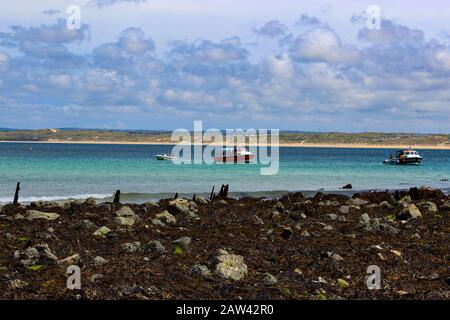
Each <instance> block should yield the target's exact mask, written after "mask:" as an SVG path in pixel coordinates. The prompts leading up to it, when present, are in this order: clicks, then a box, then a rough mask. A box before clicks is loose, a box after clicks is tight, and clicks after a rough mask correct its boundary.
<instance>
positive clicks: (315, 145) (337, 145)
mask: <svg viewBox="0 0 450 320" xmlns="http://www.w3.org/2000/svg"><path fill="white" fill-rule="evenodd" d="M0 143H33V144H44V143H49V144H103V145H105V144H106V145H107V144H109V145H116V144H117V145H175V143H173V142H166V141H94V140H79V141H5V140H1V141H0ZM205 145H207V144H205ZM250 146H254V145H250ZM259 146H266V144H259ZM279 146H280V147H291V148H348V149H408V148H410V147H411V148H412V149H429V150H450V145H412V146H410V145H378V144H353V143H298V142H293V143H285V142H282V143H280V144H279Z"/></svg>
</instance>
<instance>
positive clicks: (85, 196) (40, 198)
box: [0, 193, 112, 203]
mask: <svg viewBox="0 0 450 320" xmlns="http://www.w3.org/2000/svg"><path fill="white" fill-rule="evenodd" d="M110 197H112V194H96V193H93V194H76V195H69V196H33V197H20V198H19V202H21V203H28V202H33V201H58V200H69V199H74V200H85V199H88V198H95V199H105V198H110ZM12 200H13V199H12V197H8V198H5V197H3V198H0V203H10V202H12Z"/></svg>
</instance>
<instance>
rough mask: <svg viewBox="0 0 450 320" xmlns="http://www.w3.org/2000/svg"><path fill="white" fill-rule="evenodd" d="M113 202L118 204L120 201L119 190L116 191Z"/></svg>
mask: <svg viewBox="0 0 450 320" xmlns="http://www.w3.org/2000/svg"><path fill="white" fill-rule="evenodd" d="M113 203H114V204H119V203H120V190H117V191H116V194H115V195H114V200H113Z"/></svg>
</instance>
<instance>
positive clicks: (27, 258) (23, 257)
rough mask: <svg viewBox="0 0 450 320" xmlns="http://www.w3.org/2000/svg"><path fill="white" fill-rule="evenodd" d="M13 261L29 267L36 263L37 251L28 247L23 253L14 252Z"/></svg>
mask: <svg viewBox="0 0 450 320" xmlns="http://www.w3.org/2000/svg"><path fill="white" fill-rule="evenodd" d="M14 259H16V260H20V263H21V264H22V265H23V266H25V267H29V266H32V265H34V264H36V263H37V261H38V259H39V251H38V250H37V249H36V248H33V247H30V248H27V249H25V250H23V251H20V250H17V251H15V252H14Z"/></svg>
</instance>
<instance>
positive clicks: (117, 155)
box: [0, 143, 450, 202]
mask: <svg viewBox="0 0 450 320" xmlns="http://www.w3.org/2000/svg"><path fill="white" fill-rule="evenodd" d="M169 150H170V147H169V146H162V145H89V144H45V143H43V144H34V143H33V144H31V143H29V144H27V143H0V202H9V201H11V200H12V198H13V195H14V190H15V185H16V182H17V181H20V182H21V193H20V195H21V202H28V201H33V200H37V199H40V200H57V199H67V198H87V197H91V196H92V197H96V198H108V197H111V195H112V193H113V192H114V191H115V190H117V189H120V190H121V192H122V194H123V198H122V199H123V201H129V202H142V201H146V200H154V199H159V198H161V197H169V196H173V194H174V193H176V192H178V193H179V194H181V195H183V194H186V195H192V194H193V193H197V194H209V192H210V190H211V188H212V186H214V185H215V186H216V190H217V188H220V185H221V184H230V192H232V195H235V196H241V195H245V194H248V195H264V196H274V195H279V194H281V193H283V192H285V191H307V192H315V191H317V190H325V191H337V190H339V189H340V188H341V187H342V186H343V185H345V184H347V183H351V184H352V185H353V188H354V190H369V189H382V190H384V189H405V188H408V187H410V186H422V185H427V186H431V187H435V188H440V189H443V190H446V191H448V190H450V182H448V181H444V180H445V179H450V151H449V150H421V151H420V153H421V154H422V155H423V156H424V158H425V160H424V162H423V164H422V165H420V166H406V167H403V166H385V165H383V164H382V161H383V160H384V159H385V158H386V157H388V156H389V154H390V153H391V152H393V151H394V150H387V149H386V150H385V149H331V148H280V169H279V172H278V174H276V175H273V176H262V175H260V170H259V169H260V165H257V164H254V165H253V164H251V165H249V164H238V165H233V164H231V165H229V164H228V165H223V164H222V165H217V164H216V165H207V164H203V165H175V164H173V163H171V162H170V161H157V160H155V159H154V155H155V154H158V153H164V152H167V151H169Z"/></svg>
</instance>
